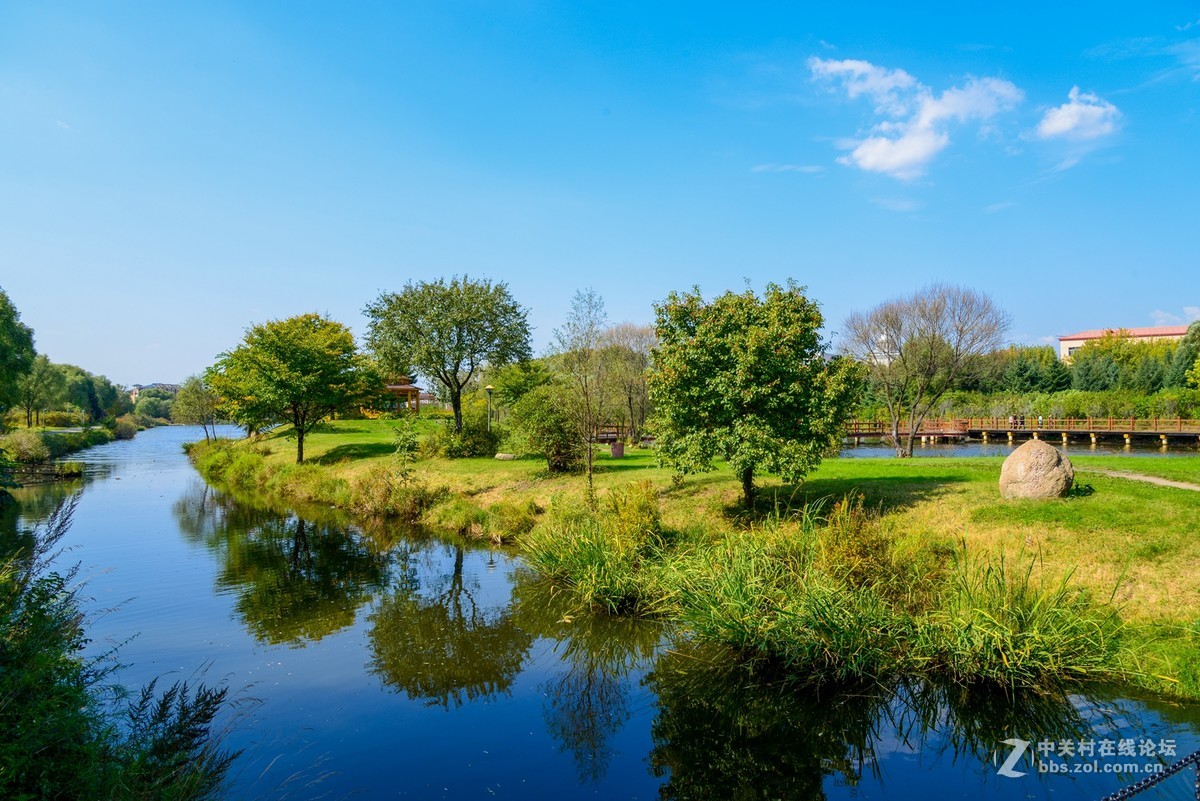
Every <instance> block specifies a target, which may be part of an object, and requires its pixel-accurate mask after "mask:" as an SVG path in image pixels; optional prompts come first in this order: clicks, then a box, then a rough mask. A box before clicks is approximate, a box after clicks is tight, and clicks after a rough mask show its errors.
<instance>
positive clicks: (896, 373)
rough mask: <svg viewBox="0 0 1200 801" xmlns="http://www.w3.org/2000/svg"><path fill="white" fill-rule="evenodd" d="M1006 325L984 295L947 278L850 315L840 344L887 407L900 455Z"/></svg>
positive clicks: (972, 371)
mask: <svg viewBox="0 0 1200 801" xmlns="http://www.w3.org/2000/svg"><path fill="white" fill-rule="evenodd" d="M1008 324H1009V318H1008V315H1007V314H1006V313H1005V312H1004V311H1003V310H1002V309H1000V307H999V306H997V305H996V304H995V303H994V302H993V301H992V299H991V298H989V297H988V296H987V295H984V294H982V293H979V292H975V291H974V290H970V289H966V288H964V287H957V286H949V285H945V284H935V285H933V286H930V287H928V288H926V289H922V290H920V291H918V292H917V293H915V294H913V295H911V296H909V297H907V298H900V299H898V300H889V301H887V302H885V303H882V304H880V305H879V306H876V307H875V308H874V309H872V310H871V311H869V312H865V313H862V312H856V313H855V314H852V315H850V317H849V318H848V319H847V320H846V325H845V334H844V336H843V341H842V347H843V350H844V351H845V353H847V354H848V355H850V356H852V357H854V358H855V359H857V360H858V361H859V362H860V363H862V364H863V365H865V367H866V370H867V375H868V378H869V380H870V383H871V390H872V392H873V393H874V396H875V397H876V398H878V399H879V400H880V401H881V402H882V403H883V405H884V407H885V408H886V409H887V413H888V417H889V418H890V422H891V436H892V441H893V443H895V446H896V455H897V456H901V457H908V456H912V452H913V442H914V440H915V439H916V435H917V431H918V430H919V429H920V427H921V423H922V422H924V420H925V418H926V417H927V416H928V415H929V413H930V412H931V411H932V410H933V409H934V408H935V407H936V406H937V404H938V402H939V401H940V400H941V398H942V396H943V395H945V394H946V393H947V392H949V391H950V390H952V389H955V388H957V387H958V386H959V385H961V384H962V383H964V382H965V381H966V379H968V378H970V377H972V376H974V375H976V374H977V373H978V372H979V371H980V370H981V369H982V368H983V367H984V366H985V365H986V363H987V360H986V358H985V356H986V354H988V353H989V352H991V351H994V350H995V349H996V348H997V346H998V345H999V343H1000V338H1001V337H1002V336H1003V335H1004V332H1005V331H1006V330H1007V329H1008ZM902 425H906V426H907V431H906V432H904V433H903V436H902V435H901V433H902V432H901V426H902Z"/></svg>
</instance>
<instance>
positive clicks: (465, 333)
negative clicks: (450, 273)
mask: <svg viewBox="0 0 1200 801" xmlns="http://www.w3.org/2000/svg"><path fill="white" fill-rule="evenodd" d="M364 312H365V313H366V315H367V316H368V317H369V318H370V323H369V327H368V331H367V344H368V346H369V347H370V349H371V351H372V352H373V353H374V354H375V357H376V358H377V359H378V361H379V364H380V366H381V367H382V369H383V370H384V371H385V372H389V373H391V374H393V375H408V374H410V373H411V372H412V371H413V370H414V368H415V370H416V371H417V372H419V373H420V374H421V375H424V376H426V377H428V378H432V379H434V380H436V381H437V382H438V383H440V384H441V385H442V387H443V388H444V389H445V392H446V395H447V398H448V400H449V401H450V406H451V408H452V409H453V410H454V430H455V431H456V432H461V431H462V425H463V421H462V395H463V390H464V389H465V388H466V387H467V386H469V385H470V383H471V381H472V379H474V378H476V377H477V375H478V373H479V371H480V370H481V369H482V368H483V366H484V365H485V364H487V365H489V366H492V367H499V366H501V365H504V364H509V363H511V362H516V361H521V360H523V359H528V358H529V356H530V350H529V323H528V321H527V320H526V316H527V314H528V312H527V311H526V310H525V309H523V308H522V307H521V306H520V304H518V303H517V302H516V301H515V300H514V299H513V297H512V295H511V294H510V293H509V291H508V285H507V284H504V283H497V284H493V283H492V282H491V281H490V280H488V279H483V280H479V281H473V280H471V279H470V277H468V276H463V277H462V278H459V277H458V276H455V277H453V278H452V279H451V280H450V282H449V283H446V280H445V279H443V278H439V279H438V280H437V281H433V282H428V283H427V282H424V281H422V282H420V283H415V284H414V283H412V282H411V281H410V282H409V283H408V284H406V285H405V286H404V289H403V290H401V291H400V292H398V293H396V292H384V293H381V294H380V295H379V297H378V298H377V299H376V300H375V302H374V303H370V304H368V305H367V307H366V309H364Z"/></svg>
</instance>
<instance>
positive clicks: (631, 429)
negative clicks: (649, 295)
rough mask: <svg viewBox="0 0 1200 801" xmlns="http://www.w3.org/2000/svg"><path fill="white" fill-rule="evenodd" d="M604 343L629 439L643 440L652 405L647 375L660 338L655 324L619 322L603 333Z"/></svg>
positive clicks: (615, 392)
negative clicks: (647, 417)
mask: <svg viewBox="0 0 1200 801" xmlns="http://www.w3.org/2000/svg"><path fill="white" fill-rule="evenodd" d="M604 344H605V349H606V350H607V351H608V354H609V361H610V363H611V367H610V369H609V373H610V376H609V377H610V380H611V383H612V388H613V394H614V395H616V396H617V397H618V398H619V399H620V406H622V407H623V411H622V415H623V416H624V417H625V422H626V425H627V426H628V428H627V431H628V434H629V438H630V439H631V440H632V441H633V442H637V441H639V440H640V439H641V436H642V429H643V428H644V427H645V425H646V416H647V413H648V410H649V407H650V395H649V389H648V387H647V382H646V378H647V375H648V373H649V371H650V355H651V353H652V352H653V351H654V348H655V347H656V346H657V345H658V337H657V335H655V333H654V326H651V325H638V324H636V323H617V324H616V325H614V326H611V327H610V328H609V329H608V330H607V331H605V332H604Z"/></svg>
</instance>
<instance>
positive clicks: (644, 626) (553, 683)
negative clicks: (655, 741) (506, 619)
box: [513, 573, 662, 783]
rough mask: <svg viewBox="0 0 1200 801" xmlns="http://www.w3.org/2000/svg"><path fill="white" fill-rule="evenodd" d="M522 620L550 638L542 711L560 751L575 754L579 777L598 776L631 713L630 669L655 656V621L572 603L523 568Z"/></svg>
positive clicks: (517, 603)
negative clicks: (557, 665) (555, 668)
mask: <svg viewBox="0 0 1200 801" xmlns="http://www.w3.org/2000/svg"><path fill="white" fill-rule="evenodd" d="M513 600H514V607H515V609H516V617H517V620H518V622H519V623H520V625H521V626H523V627H525V628H526V629H527V630H528V631H531V632H533V633H535V634H536V635H537V636H539V637H545V638H547V639H550V640H553V641H554V642H555V643H556V647H555V652H556V653H558V654H559V656H560V658H561V660H562V668H563V669H562V670H561V672H560V673H559V674H558V675H556V676H554V677H553V678H551V679H549V680H547V681H546V682H545V683H544V684H543V685H542V688H541V690H542V693H543V695H544V696H545V698H546V701H545V703H544V705H543V710H542V715H543V718H544V719H545V721H546V729H547V731H548V732H549V733H550V735H551V736H552V737H554V739H555V740H556V741H557V742H558V743H559V745H560V750H562V751H567V752H569V753H570V754H571V755H572V757H573V758H574V760H575V768H576V772H577V774H578V776H579V779H580V781H581V782H593V783H594V782H598V781H600V780H601V779H602V778H604V775H605V773H606V772H607V770H608V766H609V763H610V762H611V761H612V759H613V757H614V756H615V751H614V749H613V748H612V746H611V742H612V739H613V737H614V736H615V735H616V734H617V732H619V731H620V730H621V728H622V727H623V726H624V725H625V724H626V723H627V722H628V721H629V718H630V716H631V712H632V710H631V706H630V690H631V684H632V683H631V681H630V678H631V676H634V675H639V674H640V673H641V672H643V671H645V670H647V669H648V668H649V667H650V665H651V664H652V663H653V659H654V657H655V655H656V653H657V651H658V645H659V642H660V641H661V639H662V627H661V626H660V625H658V624H655V623H652V622H647V621H639V620H634V619H631V618H617V617H610V616H608V615H599V614H591V613H588V612H586V611H582V612H581V611H579V610H576V609H574V607H573V606H572V605H571V602H570V601H569V600H568V599H567V597H566V595H565V593H561V592H556V591H555V588H554V587H553V585H551V584H549V583H548V582H545V581H542V580H539V579H538V578H536V577H535V576H533V575H532V574H528V573H523V574H522V575H521V576H520V577H519V579H518V582H517V585H516V589H515V590H514V593H513Z"/></svg>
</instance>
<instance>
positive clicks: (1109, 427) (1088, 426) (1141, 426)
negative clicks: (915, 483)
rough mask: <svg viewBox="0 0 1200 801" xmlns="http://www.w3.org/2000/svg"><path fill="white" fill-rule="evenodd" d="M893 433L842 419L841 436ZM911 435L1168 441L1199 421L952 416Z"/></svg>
mask: <svg viewBox="0 0 1200 801" xmlns="http://www.w3.org/2000/svg"><path fill="white" fill-rule="evenodd" d="M908 431H909V429H908V426H907V425H902V426H901V427H900V434H901V436H907V435H908ZM891 435H892V430H891V424H890V423H888V422H886V421H882V420H852V421H850V422H849V423H847V424H846V437H847V438H849V439H853V440H855V441H856V442H858V441H860V440H863V439H881V438H883V439H886V438H888V437H890V436H891ZM916 436H917V438H918V439H920V440H921V441H922V442H926V441H932V442H938V441H943V440H951V441H952V440H964V439H978V440H982V441H984V442H991V441H993V440H1007V441H1009V442H1012V441H1014V440H1018V439H1046V440H1060V441H1061V442H1063V443H1066V442H1070V441H1072V440H1076V441H1079V440H1084V439H1086V440H1089V441H1091V442H1093V443H1094V442H1098V441H1101V440H1124V442H1125V443H1127V444H1129V443H1132V442H1133V441H1135V440H1138V441H1146V440H1157V441H1158V442H1159V443H1160V444H1162V445H1166V444H1167V443H1169V442H1200V420H1187V419H1184V418H1180V417H1086V418H1077V417H1022V416H1017V415H1010V416H1008V417H956V418H942V419H936V420H925V421H924V422H922V423H921V425H920V427H919V428H918V429H917V432H916Z"/></svg>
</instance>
